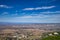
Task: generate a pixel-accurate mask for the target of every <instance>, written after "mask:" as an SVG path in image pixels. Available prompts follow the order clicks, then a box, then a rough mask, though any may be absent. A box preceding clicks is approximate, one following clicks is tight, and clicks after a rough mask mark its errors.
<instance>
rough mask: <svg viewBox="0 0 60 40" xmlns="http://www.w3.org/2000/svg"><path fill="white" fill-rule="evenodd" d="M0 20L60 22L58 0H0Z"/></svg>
mask: <svg viewBox="0 0 60 40" xmlns="http://www.w3.org/2000/svg"><path fill="white" fill-rule="evenodd" d="M0 22H13V23H16V22H17V23H60V0H0Z"/></svg>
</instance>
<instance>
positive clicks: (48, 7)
mask: <svg viewBox="0 0 60 40" xmlns="http://www.w3.org/2000/svg"><path fill="white" fill-rule="evenodd" d="M54 7H55V6H44V7H36V8H24V9H23V10H41V9H51V8H54Z"/></svg>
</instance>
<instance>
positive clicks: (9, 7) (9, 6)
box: [0, 5, 13, 8]
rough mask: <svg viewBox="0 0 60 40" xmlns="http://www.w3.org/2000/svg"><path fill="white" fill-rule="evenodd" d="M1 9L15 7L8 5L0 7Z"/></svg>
mask: <svg viewBox="0 0 60 40" xmlns="http://www.w3.org/2000/svg"><path fill="white" fill-rule="evenodd" d="M0 8H13V7H11V6H7V5H0Z"/></svg>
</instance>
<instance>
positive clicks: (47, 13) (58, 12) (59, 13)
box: [40, 11, 60, 14]
mask: <svg viewBox="0 0 60 40" xmlns="http://www.w3.org/2000/svg"><path fill="white" fill-rule="evenodd" d="M40 13H46V14H48V13H59V14H60V11H54V12H53V11H45V12H40Z"/></svg>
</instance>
